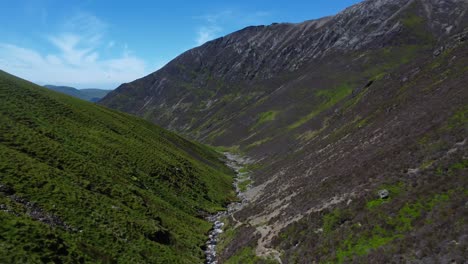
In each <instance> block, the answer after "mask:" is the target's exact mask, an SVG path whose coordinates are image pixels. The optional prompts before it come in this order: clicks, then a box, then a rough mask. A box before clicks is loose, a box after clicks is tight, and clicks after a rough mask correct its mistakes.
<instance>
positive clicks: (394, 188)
mask: <svg viewBox="0 0 468 264" xmlns="http://www.w3.org/2000/svg"><path fill="white" fill-rule="evenodd" d="M403 188H404V184H403V183H402V182H400V183H398V184H394V185H382V186H380V187H379V188H378V189H379V190H382V189H386V190H388V192H389V197H388V198H386V199H382V198H377V199H374V200H370V201H368V202H367V204H366V207H367V208H368V209H372V208H375V207H377V206H380V205H381V204H383V203H385V202H389V201H391V200H392V199H393V198H394V197H396V196H398V195H399V194H400V193H401V192H402V191H403Z"/></svg>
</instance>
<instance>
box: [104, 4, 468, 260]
mask: <svg viewBox="0 0 468 264" xmlns="http://www.w3.org/2000/svg"><path fill="white" fill-rule="evenodd" d="M467 12H468V1H466V0H367V1H363V2H361V3H359V4H357V5H354V6H352V7H349V8H347V9H346V10H344V11H342V12H341V13H339V14H337V15H335V16H331V17H325V18H322V19H317V20H311V21H305V22H303V23H298V24H287V23H282V24H272V25H269V26H256V27H247V28H245V29H242V30H240V31H238V32H234V33H232V34H229V35H227V36H225V37H222V38H219V39H216V40H213V41H210V42H207V43H205V44H204V45H202V46H200V47H197V48H195V49H192V50H189V51H187V52H185V53H183V54H182V55H180V56H179V57H177V58H176V59H174V60H173V61H171V62H170V63H168V64H167V65H166V66H165V67H163V68H162V69H161V70H159V71H157V72H155V73H152V74H150V75H148V76H146V77H143V78H141V79H139V80H136V81H134V82H131V83H127V84H123V85H121V86H120V87H119V88H118V89H116V90H115V91H113V92H112V93H110V94H109V95H108V96H106V97H105V98H104V99H103V100H102V101H101V102H100V103H101V104H104V105H107V106H109V107H112V108H116V109H119V110H123V111H127V112H129V113H133V114H136V115H140V116H142V117H145V118H146V119H148V120H150V121H152V122H155V123H157V124H160V125H162V126H165V127H166V128H169V129H173V130H176V131H178V132H181V133H183V134H185V135H187V136H189V137H191V138H194V139H197V140H200V141H202V142H204V143H209V144H212V145H218V146H225V147H230V148H231V150H235V149H240V150H241V151H243V152H244V153H245V154H246V155H247V156H249V157H251V158H252V159H254V160H255V161H256V162H255V164H254V165H251V166H252V168H254V174H253V175H252V176H251V178H252V180H253V184H252V185H253V186H252V188H251V189H250V190H248V191H247V192H246V193H245V195H246V199H247V200H248V201H249V204H248V205H246V206H244V207H243V208H242V209H241V210H239V211H238V212H236V213H235V214H234V215H233V216H231V217H232V218H233V219H235V222H236V223H237V224H236V227H235V228H234V230H235V231H233V234H232V235H231V236H232V237H229V241H227V242H226V243H224V244H225V246H224V250H223V252H218V255H217V256H218V257H219V260H221V261H223V260H226V259H231V258H234V259H241V260H242V257H246V258H247V259H253V258H254V256H255V255H256V256H258V257H261V258H271V259H274V260H276V261H278V262H282V263H311V262H314V261H315V262H317V263H319V262H354V263H363V262H364V263H391V262H412V261H413V260H415V259H416V260H421V261H422V262H431V261H432V262H435V263H443V262H446V261H455V262H457V263H458V262H460V263H461V262H463V261H464V259H466V256H464V254H465V253H466V252H465V253H464V249H465V248H466V246H467V245H468V241H467V237H466V235H465V236H464V235H463V234H466V233H467V230H468V227H467V225H466V224H465V223H466V221H465V222H463V221H461V220H463V219H466V214H465V213H464V212H465V211H466V210H464V208H465V203H466V202H465V201H466V190H465V189H464V188H465V187H464V186H466V173H467V172H466V157H467V156H468V152H467V148H466V146H467V145H466V144H464V143H463V142H466V135H467V134H468V128H467V127H466V123H467V120H466V114H467V113H466V102H467V101H468V89H466V83H467V82H468V74H467V71H468V64H467V54H468V47H467V42H466V37H467V32H468V13H467ZM383 189H385V190H387V197H388V194H391V199H385V200H383V199H381V198H380V197H376V193H377V192H378V191H379V190H383ZM227 228H230V227H229V226H228V227H227ZM451 241H455V242H451ZM449 244H450V245H452V246H450V247H448V246H447V247H445V246H440V245H449ZM259 261H260V262H261V261H262V260H261V259H259ZM263 261H264V260H263Z"/></svg>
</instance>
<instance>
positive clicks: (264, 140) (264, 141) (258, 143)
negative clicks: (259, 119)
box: [246, 137, 273, 150]
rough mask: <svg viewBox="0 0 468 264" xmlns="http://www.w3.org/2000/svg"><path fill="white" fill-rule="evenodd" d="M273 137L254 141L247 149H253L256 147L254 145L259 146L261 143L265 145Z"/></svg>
mask: <svg viewBox="0 0 468 264" xmlns="http://www.w3.org/2000/svg"><path fill="white" fill-rule="evenodd" d="M272 139H273V138H272V137H267V138H264V139H260V140H258V141H255V142H254V143H252V144H249V145H248V146H247V147H246V149H247V150H248V149H251V148H254V147H257V146H260V145H263V144H265V143H267V142H268V141H270V140H272Z"/></svg>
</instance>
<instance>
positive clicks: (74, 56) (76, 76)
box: [0, 13, 147, 88]
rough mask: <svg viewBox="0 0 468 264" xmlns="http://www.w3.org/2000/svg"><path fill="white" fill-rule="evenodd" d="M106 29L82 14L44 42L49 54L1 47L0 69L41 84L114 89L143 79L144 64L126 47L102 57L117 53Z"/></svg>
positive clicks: (12, 45) (90, 16) (48, 35)
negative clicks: (109, 51)
mask: <svg viewBox="0 0 468 264" xmlns="http://www.w3.org/2000/svg"><path fill="white" fill-rule="evenodd" d="M107 27H108V26H107V25H106V24H105V23H104V22H102V21H100V20H99V19H98V18H97V17H95V16H93V15H90V14H85V13H80V14H77V15H76V16H74V17H72V18H70V20H68V21H66V22H65V23H64V24H63V28H61V31H60V32H57V33H55V34H46V35H45V36H44V38H45V39H46V40H47V41H48V42H49V44H50V47H51V48H52V49H51V50H50V52H40V51H38V50H35V49H32V48H27V47H20V46H18V45H15V44H11V43H0V58H1V60H0V68H2V69H4V70H6V71H9V72H10V73H13V74H16V75H18V76H20V77H22V78H26V79H29V80H31V81H33V82H36V83H39V84H46V83H51V84H59V85H70V86H76V85H78V86H81V88H82V87H92V86H93V87H104V88H115V87H116V85H118V84H120V83H123V82H128V81H132V80H134V79H136V78H139V77H142V76H143V75H145V74H146V73H147V72H146V65H145V63H144V61H143V60H142V59H140V58H138V57H136V56H134V55H132V52H131V51H130V50H129V49H128V47H127V46H126V45H120V47H121V52H117V53H116V54H115V55H114V56H112V57H106V58H102V57H101V52H100V51H102V50H103V49H109V48H113V49H117V47H118V46H119V45H118V44H117V43H115V42H114V41H109V40H107V41H105V40H104V38H105V34H106V30H107Z"/></svg>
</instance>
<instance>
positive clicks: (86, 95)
mask: <svg viewBox="0 0 468 264" xmlns="http://www.w3.org/2000/svg"><path fill="white" fill-rule="evenodd" d="M44 87H45V88H47V89H50V90H53V91H56V92H59V93H64V94H68V95H70V96H73V97H76V98H80V99H83V100H86V101H90V102H97V101H99V100H100V99H101V98H103V97H104V96H106V94H108V93H109V92H110V90H102V89H93V88H90V89H76V88H73V87H68V86H55V85H50V84H48V85H44Z"/></svg>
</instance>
